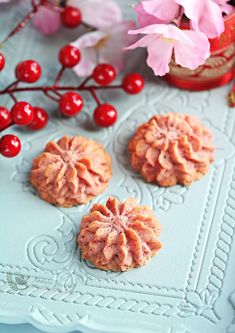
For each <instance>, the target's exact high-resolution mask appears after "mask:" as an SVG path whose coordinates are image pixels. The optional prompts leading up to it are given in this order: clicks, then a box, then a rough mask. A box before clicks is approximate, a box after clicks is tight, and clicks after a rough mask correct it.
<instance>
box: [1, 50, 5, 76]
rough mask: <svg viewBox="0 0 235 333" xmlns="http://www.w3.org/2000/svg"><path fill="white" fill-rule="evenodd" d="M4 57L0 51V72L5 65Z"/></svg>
mask: <svg viewBox="0 0 235 333" xmlns="http://www.w3.org/2000/svg"><path fill="white" fill-rule="evenodd" d="M5 62H6V60H5V57H4V55H3V54H2V53H0V72H1V71H2V70H3V68H4V67H5Z"/></svg>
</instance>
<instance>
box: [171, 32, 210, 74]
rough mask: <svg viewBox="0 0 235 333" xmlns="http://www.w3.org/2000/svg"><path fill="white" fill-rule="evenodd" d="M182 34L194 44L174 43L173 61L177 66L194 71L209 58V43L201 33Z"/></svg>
mask: <svg viewBox="0 0 235 333" xmlns="http://www.w3.org/2000/svg"><path fill="white" fill-rule="evenodd" d="M184 33H185V34H186V35H187V36H188V37H189V38H190V39H191V41H192V42H193V43H194V45H193V46H191V45H187V44H184V43H179V42H177V43H175V61H176V63H177V64H179V65H181V66H183V67H187V68H189V69H195V68H197V67H198V66H200V65H202V64H204V63H205V61H206V59H207V58H208V57H209V56H210V43H209V41H208V39H207V37H206V36H205V35H204V34H202V33H201V32H197V31H191V30H184Z"/></svg>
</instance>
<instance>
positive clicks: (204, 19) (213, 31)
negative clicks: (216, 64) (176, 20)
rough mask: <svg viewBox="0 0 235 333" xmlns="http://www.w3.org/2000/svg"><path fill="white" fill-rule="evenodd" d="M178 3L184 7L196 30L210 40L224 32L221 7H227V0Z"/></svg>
mask: <svg viewBox="0 0 235 333" xmlns="http://www.w3.org/2000/svg"><path fill="white" fill-rule="evenodd" d="M176 2H177V3H178V4H179V5H181V6H183V7H184V10H185V14H186V16H187V17H188V18H189V19H190V20H191V25H192V28H193V29H194V30H196V31H201V32H203V33H204V34H206V36H207V37H208V38H216V37H218V36H220V35H221V34H222V32H223V31H224V20H223V16H222V12H221V7H220V5H221V4H222V5H225V4H226V2H227V1H226V0H191V1H189V0H176Z"/></svg>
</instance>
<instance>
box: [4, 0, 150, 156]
mask: <svg viewBox="0 0 235 333" xmlns="http://www.w3.org/2000/svg"><path fill="white" fill-rule="evenodd" d="M31 7H32V8H31V10H30V12H29V13H28V14H27V15H26V16H25V17H24V18H23V19H22V20H21V21H20V22H19V23H18V24H17V26H16V27H15V28H14V29H13V30H12V31H11V32H10V33H9V34H8V35H7V36H6V37H5V39H4V40H3V42H2V43H0V46H3V44H4V43H6V42H7V41H8V40H9V39H10V38H11V37H13V36H14V35H15V34H17V33H19V32H20V31H22V30H23V29H24V27H25V26H26V25H27V24H28V23H29V22H30V21H31V20H32V18H33V17H34V16H35V14H36V13H38V11H39V10H40V8H41V7H45V8H48V9H49V10H52V11H55V12H58V13H60V19H61V23H62V24H63V26H65V27H67V28H77V27H79V26H81V25H83V26H84V27H86V28H87V29H88V30H90V31H94V30H96V29H95V28H94V27H92V26H90V25H88V24H86V23H84V22H83V21H82V14H81V11H80V10H79V9H78V8H75V7H71V6H67V5H66V1H60V2H59V4H58V3H52V2H51V1H49V0H31ZM58 59H59V62H60V64H61V68H60V70H59V71H58V73H57V75H56V77H55V80H54V82H53V84H52V85H43V86H40V85H38V86H33V87H32V86H30V84H32V83H36V82H37V81H38V80H39V79H40V77H41V74H42V70H41V66H40V64H39V63H38V62H36V61H34V60H25V61H22V62H20V63H18V65H17V66H16V68H15V75H16V80H15V81H14V82H12V83H11V84H9V85H8V86H6V87H5V88H3V89H2V90H0V95H8V96H10V97H11V99H12V100H13V106H12V108H11V109H10V110H8V109H7V108H6V107H4V106H0V133H1V132H3V131H5V130H6V129H8V128H9V127H11V126H14V125H18V126H27V128H29V129H30V130H39V129H42V128H44V127H45V126H46V125H47V123H48V119H49V116H48V113H47V112H46V110H44V109H43V108H41V107H39V106H32V105H31V104H30V103H28V102H27V101H22V100H18V95H20V93H21V92H35V93H36V92H38V93H42V94H44V95H45V96H46V97H47V98H48V99H50V100H52V101H53V102H55V103H57V104H58V106H59V110H60V112H61V113H62V114H63V115H64V116H67V117H71V116H75V115H77V114H78V113H80V112H81V111H82V109H83V107H84V100H83V97H82V95H81V93H83V92H85V93H89V94H90V96H91V97H92V98H93V100H94V101H95V103H96V104H97V106H96V108H95V110H94V114H93V118H94V121H95V123H96V124H97V125H98V126H101V127H108V126H112V125H113V124H114V123H115V121H116V120H117V116H118V114H117V110H116V109H115V107H114V106H113V105H111V104H103V103H102V102H101V101H100V99H99V97H98V95H97V92H98V91H99V90H100V89H106V90H113V89H122V90H124V91H125V92H126V93H128V94H137V93H139V92H141V90H142V89H143V87H144V80H143V78H142V77H141V76H140V75H139V74H135V73H134V74H129V75H126V76H125V77H124V78H123V81H122V84H118V85H110V84H111V83H113V82H114V80H115V79H116V77H117V73H116V70H115V69H114V67H113V66H111V65H109V64H99V65H97V66H96V67H95V69H94V71H93V74H92V75H91V76H89V77H87V78H85V79H84V81H83V82H82V83H80V84H79V85H76V86H70V85H67V86H66V85H61V79H62V77H63V74H64V72H65V71H66V70H68V69H72V68H73V67H74V66H76V65H77V64H78V63H79V62H80V60H81V53H80V50H79V49H77V48H76V47H74V46H72V45H65V46H64V47H63V48H61V49H60V51H59V54H58ZM5 62H6V61H5V57H4V55H3V54H2V53H0V72H1V71H2V70H3V69H4V67H5ZM91 80H93V81H94V82H95V84H92V83H91ZM22 83H24V84H27V85H23V86H22ZM20 150H21V142H20V139H19V138H18V137H17V136H15V135H11V134H7V135H4V136H2V137H1V138H0V154H2V155H3V156H5V157H14V156H16V155H17V154H18V153H19V152H20Z"/></svg>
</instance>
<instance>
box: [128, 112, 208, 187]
mask: <svg viewBox="0 0 235 333" xmlns="http://www.w3.org/2000/svg"><path fill="white" fill-rule="evenodd" d="M214 151H215V147H214V145H213V143H212V134H211V131H210V130H209V129H208V128H206V127H205V126H204V125H203V124H202V123H201V122H200V121H199V119H198V118H196V117H193V116H188V115H185V114H178V113H168V114H166V115H156V116H154V117H152V118H151V119H150V120H149V121H148V122H146V123H145V124H143V125H141V126H140V127H139V128H137V130H136V133H135V135H134V137H133V138H132V139H131V140H130V142H129V153H130V158H131V166H132V168H133V169H134V170H135V171H138V172H140V174H141V175H142V176H143V178H144V179H145V180H146V181H147V182H153V183H156V184H157V185H159V186H173V185H176V184H181V185H190V184H191V183H192V182H193V181H195V180H197V179H199V178H201V177H202V176H203V175H205V174H206V173H207V172H208V170H209V167H210V164H211V163H212V162H213V161H214Z"/></svg>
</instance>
